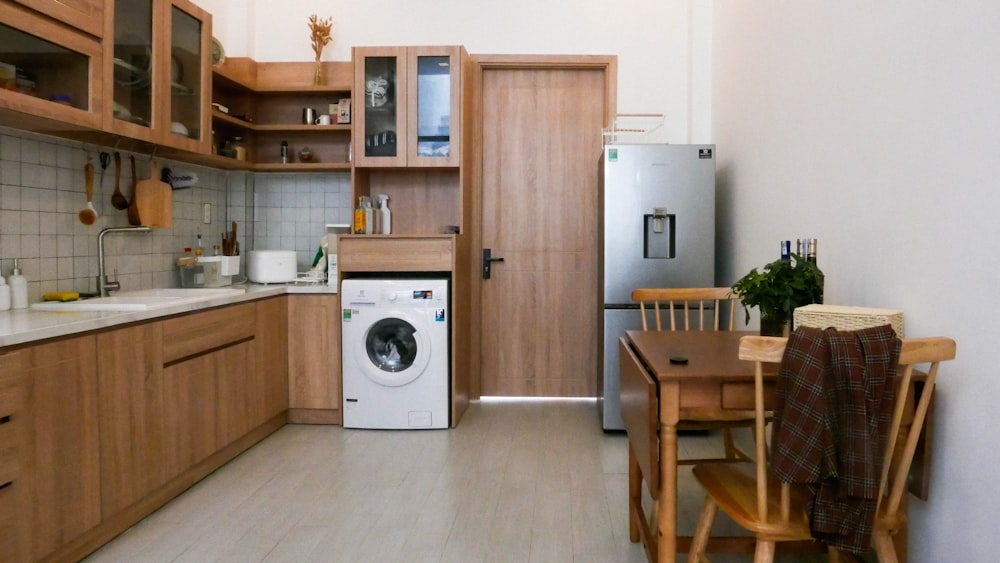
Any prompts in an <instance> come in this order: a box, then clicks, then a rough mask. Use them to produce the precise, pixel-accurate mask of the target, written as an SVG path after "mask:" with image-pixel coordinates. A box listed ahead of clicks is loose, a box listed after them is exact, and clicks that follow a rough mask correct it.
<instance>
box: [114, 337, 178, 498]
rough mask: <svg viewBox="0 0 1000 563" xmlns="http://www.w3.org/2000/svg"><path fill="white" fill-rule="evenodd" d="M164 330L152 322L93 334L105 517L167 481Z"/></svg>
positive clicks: (168, 475) (168, 476)
mask: <svg viewBox="0 0 1000 563" xmlns="http://www.w3.org/2000/svg"><path fill="white" fill-rule="evenodd" d="M162 341H163V331H162V324H161V323H159V322H152V323H146V324H140V325H136V326H132V327H129V328H123V329H118V330H112V331H109V332H104V333H101V334H98V335H97V365H98V367H99V374H98V401H99V404H100V439H101V512H102V514H103V516H104V518H107V517H109V516H112V515H114V514H117V513H118V512H119V511H121V510H123V509H124V508H126V507H128V506H129V505H131V504H133V503H134V502H136V501H138V500H140V499H142V498H143V497H145V496H146V495H148V494H149V493H151V492H153V491H154V490H156V489H157V488H158V487H160V486H161V485H163V484H164V483H166V482H167V481H168V480H169V479H170V477H173V475H170V474H168V471H167V469H168V468H167V465H166V464H164V463H163V458H164V443H165V439H166V436H165V429H164V403H163V345H162Z"/></svg>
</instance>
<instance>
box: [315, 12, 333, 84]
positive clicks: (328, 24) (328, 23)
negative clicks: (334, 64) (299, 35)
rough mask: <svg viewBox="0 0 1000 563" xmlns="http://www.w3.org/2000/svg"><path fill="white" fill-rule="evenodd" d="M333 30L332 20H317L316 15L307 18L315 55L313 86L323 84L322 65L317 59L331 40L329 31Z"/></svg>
mask: <svg viewBox="0 0 1000 563" xmlns="http://www.w3.org/2000/svg"><path fill="white" fill-rule="evenodd" d="M331 29H333V18H326V19H323V20H321V19H319V18H318V17H317V16H316V14H313V15H311V16H309V31H310V32H311V35H312V48H313V52H314V53H316V72H315V74H313V84H315V85H317V86H319V85H321V84H322V83H323V74H322V69H323V66H322V63H320V61H319V58H320V56H321V55H322V54H323V47H326V44H327V43H329V42H330V40H331V39H332V38H331V37H330V30H331Z"/></svg>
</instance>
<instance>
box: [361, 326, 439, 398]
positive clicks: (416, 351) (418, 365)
mask: <svg viewBox="0 0 1000 563" xmlns="http://www.w3.org/2000/svg"><path fill="white" fill-rule="evenodd" d="M419 324H420V323H419V322H418V321H417V320H416V319H415V318H413V317H410V316H409V315H405V314H401V313H400V312H398V311H396V312H390V313H387V314H386V315H385V316H383V317H382V318H380V319H379V320H377V321H375V322H374V323H372V325H371V326H370V327H368V330H367V331H366V332H365V341H364V346H365V354H361V355H360V357H359V360H360V363H361V365H362V369H363V371H364V373H365V375H367V376H368V377H369V378H370V379H372V380H373V381H375V382H377V383H379V384H382V385H386V386H389V387H399V386H401V385H406V384H407V383H410V382H411V381H413V380H415V379H417V378H418V377H420V375H421V374H423V373H424V370H425V369H426V368H427V364H428V362H429V361H430V357H431V350H430V341H429V340H428V339H427V338H426V337H425V336H424V331H423V330H422V327H418V325H419ZM366 359H367V361H365V360H366Z"/></svg>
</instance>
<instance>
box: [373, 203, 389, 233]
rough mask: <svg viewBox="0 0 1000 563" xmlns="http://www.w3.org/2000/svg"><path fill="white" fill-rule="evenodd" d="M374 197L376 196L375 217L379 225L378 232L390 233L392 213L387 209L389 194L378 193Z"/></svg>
mask: <svg viewBox="0 0 1000 563" xmlns="http://www.w3.org/2000/svg"><path fill="white" fill-rule="evenodd" d="M376 197H377V198H378V218H377V219H376V222H377V223H378V225H379V231H378V232H379V233H381V234H383V235H388V234H390V233H392V214H391V213H390V211H389V196H387V195H386V194H379V195H378V196H376Z"/></svg>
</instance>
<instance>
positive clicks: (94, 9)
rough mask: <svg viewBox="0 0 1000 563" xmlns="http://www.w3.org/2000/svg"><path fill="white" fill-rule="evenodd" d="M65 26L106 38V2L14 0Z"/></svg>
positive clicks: (87, 0) (99, 0) (102, 0)
mask: <svg viewBox="0 0 1000 563" xmlns="http://www.w3.org/2000/svg"><path fill="white" fill-rule="evenodd" d="M14 1H15V2H17V3H18V4H23V5H25V6H27V7H29V8H32V9H34V10H37V11H38V12H39V13H41V14H45V15H47V16H49V17H51V18H54V19H57V20H59V21H61V22H62V23H64V24H67V25H71V26H73V27H75V28H77V29H80V30H82V31H86V32H87V33H89V34H91V35H93V36H94V37H97V38H100V37H103V36H104V0H14Z"/></svg>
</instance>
